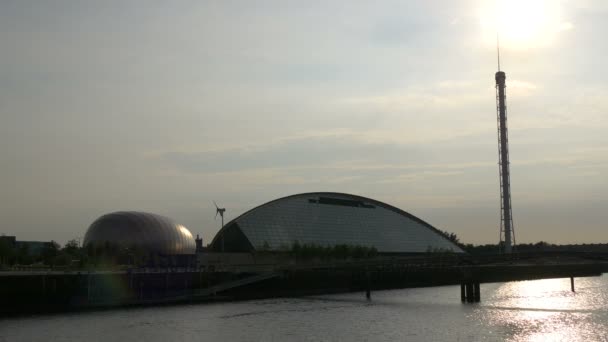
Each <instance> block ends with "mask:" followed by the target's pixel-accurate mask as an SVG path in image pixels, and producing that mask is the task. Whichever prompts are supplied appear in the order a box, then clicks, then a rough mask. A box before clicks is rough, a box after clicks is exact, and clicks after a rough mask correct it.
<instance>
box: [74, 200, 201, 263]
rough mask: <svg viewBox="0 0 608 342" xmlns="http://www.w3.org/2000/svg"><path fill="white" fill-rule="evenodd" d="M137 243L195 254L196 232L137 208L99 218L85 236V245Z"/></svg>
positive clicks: (173, 252) (158, 249) (159, 251)
mask: <svg viewBox="0 0 608 342" xmlns="http://www.w3.org/2000/svg"><path fill="white" fill-rule="evenodd" d="M106 242H109V243H110V244H111V245H120V246H124V247H131V246H136V247H140V248H143V249H144V250H146V251H148V252H149V253H156V254H161V255H187V254H195V251H196V246H195V242H194V238H193V237H192V233H190V231H189V230H188V229H187V228H186V227H184V226H182V225H180V224H176V223H174V222H173V221H172V220H171V219H169V218H167V217H164V216H160V215H156V214H150V213H143V212H137V211H119V212H114V213H109V214H106V215H103V216H101V217H99V218H98V219H97V220H95V221H94V222H93V223H92V224H91V226H90V227H89V229H88V230H87V233H86V234H85V236H84V243H83V245H84V246H87V245H89V244H93V245H94V246H103V245H104V244H106Z"/></svg>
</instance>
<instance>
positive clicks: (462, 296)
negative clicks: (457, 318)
mask: <svg viewBox="0 0 608 342" xmlns="http://www.w3.org/2000/svg"><path fill="white" fill-rule="evenodd" d="M464 287H465V285H464V283H460V301H461V302H463V303H464V302H466V300H467V295H466V293H465V290H464Z"/></svg>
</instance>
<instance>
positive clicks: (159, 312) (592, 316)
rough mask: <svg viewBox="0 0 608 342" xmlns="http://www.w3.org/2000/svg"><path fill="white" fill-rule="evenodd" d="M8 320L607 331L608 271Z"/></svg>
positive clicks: (548, 333) (15, 323)
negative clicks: (473, 288)
mask: <svg viewBox="0 0 608 342" xmlns="http://www.w3.org/2000/svg"><path fill="white" fill-rule="evenodd" d="M575 287H576V293H572V292H571V291H570V279H549V280H537V281H525V282H512V283H497V284H482V285H481V300H482V301H481V303H476V304H462V303H460V287H459V286H443V287H434V288H419V289H402V290H390V291H377V292H372V299H371V301H367V300H366V299H365V295H364V293H347V294H338V295H324V296H313V297H302V298H281V299H267V300H255V301H246V302H233V303H213V304H193V305H176V306H164V307H148V308H135V309H117V310H107V311H98V312H86V313H70V314H57V315H41V316H31V317H20V318H12V319H4V320H0V341H2V342H4V341H105V342H107V341H110V342H117V341H146V342H155V341H163V342H166V341H608V275H603V276H601V277H591V278H576V279H575Z"/></svg>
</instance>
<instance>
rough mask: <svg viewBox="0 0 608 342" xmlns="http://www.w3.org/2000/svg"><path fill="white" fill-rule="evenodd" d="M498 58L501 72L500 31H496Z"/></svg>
mask: <svg viewBox="0 0 608 342" xmlns="http://www.w3.org/2000/svg"><path fill="white" fill-rule="evenodd" d="M496 56H497V57H498V71H500V39H499V33H498V30H496Z"/></svg>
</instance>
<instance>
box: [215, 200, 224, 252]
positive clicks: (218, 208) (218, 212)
mask: <svg viewBox="0 0 608 342" xmlns="http://www.w3.org/2000/svg"><path fill="white" fill-rule="evenodd" d="M213 204H215V219H216V220H217V214H220V217H221V218H222V226H221V227H220V229H222V228H224V212H225V211H226V208H220V207H218V206H217V203H215V201H213ZM221 238H222V252H224V235H223V234H222V236H221Z"/></svg>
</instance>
